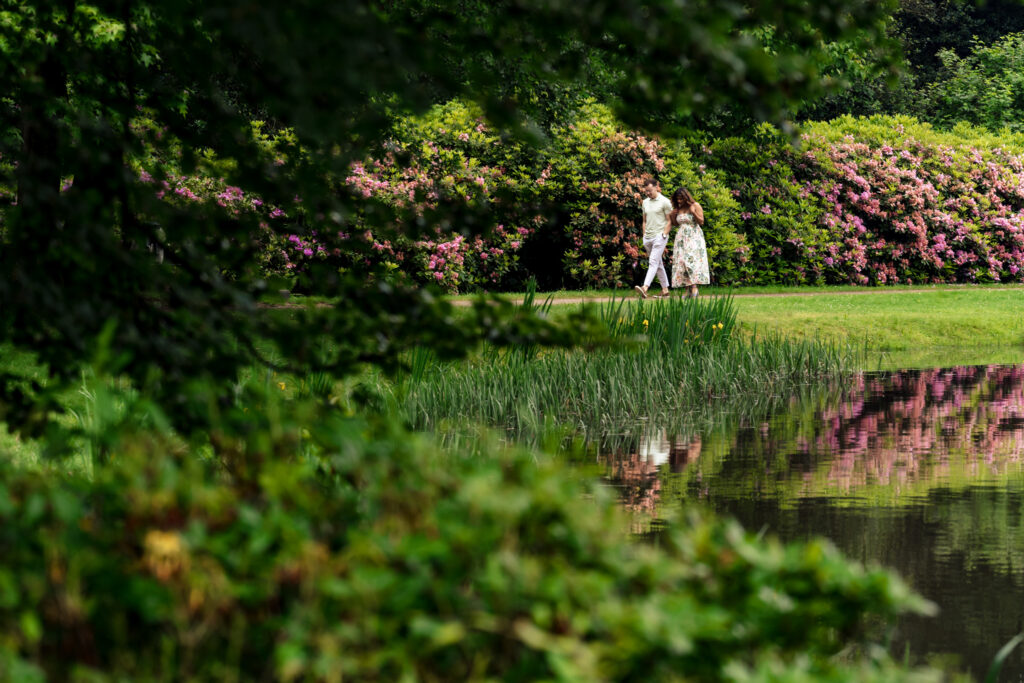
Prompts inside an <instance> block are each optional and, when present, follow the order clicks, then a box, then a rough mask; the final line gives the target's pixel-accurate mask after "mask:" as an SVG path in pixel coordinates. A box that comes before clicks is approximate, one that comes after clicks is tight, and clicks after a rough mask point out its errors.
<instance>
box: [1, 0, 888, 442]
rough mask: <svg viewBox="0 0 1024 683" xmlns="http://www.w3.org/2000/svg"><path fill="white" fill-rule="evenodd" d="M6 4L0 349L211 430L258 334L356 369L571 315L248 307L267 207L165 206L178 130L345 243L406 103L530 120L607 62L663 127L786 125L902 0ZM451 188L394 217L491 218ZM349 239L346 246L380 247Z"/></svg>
mask: <svg viewBox="0 0 1024 683" xmlns="http://www.w3.org/2000/svg"><path fill="white" fill-rule="evenodd" d="M0 7H2V9H0V51H2V55H3V59H0V91H2V93H3V99H2V108H0V142H2V144H3V149H0V154H2V155H3V157H2V159H0V162H2V163H4V164H7V165H4V166H0V169H2V170H5V171H6V175H5V177H3V178H0V182H3V183H6V184H7V185H8V186H9V187H11V188H16V191H15V194H16V201H15V202H11V204H10V205H9V206H5V207H4V208H3V216H2V226H3V227H2V230H3V241H2V245H0V274H2V275H0V343H9V344H13V345H15V346H16V347H19V348H23V349H29V350H32V351H33V352H35V353H36V354H37V356H38V359H39V360H40V362H41V363H43V364H44V365H45V367H46V368H47V369H48V372H49V373H50V375H51V376H52V378H53V379H54V380H68V379H71V378H74V377H76V376H77V373H78V371H79V368H80V366H81V365H82V363H84V362H87V361H96V359H97V358H101V359H102V360H103V362H104V363H105V364H106V365H105V369H107V370H109V371H111V372H115V373H123V374H126V375H127V376H128V377H130V378H131V379H132V380H133V382H134V383H135V384H136V386H138V387H139V388H140V389H142V390H144V391H145V392H147V393H148V394H149V395H152V396H154V397H155V398H156V399H157V400H158V401H159V402H160V403H161V404H162V405H163V406H164V407H165V408H166V409H168V411H169V413H170V414H171V415H172V416H173V417H174V419H175V422H176V423H177V424H179V425H180V426H189V425H191V426H202V425H203V424H205V423H206V422H207V421H208V419H209V416H210V415H211V414H212V413H213V412H216V410H217V406H220V405H223V404H225V403H227V402H229V400H230V395H229V392H228V390H227V389H226V388H224V389H223V390H221V389H212V390H211V389H209V388H208V387H227V385H228V384H229V383H230V380H232V379H233V378H235V377H236V376H237V372H238V369H239V368H240V367H243V366H245V365H248V364H251V363H253V362H257V361H259V360H261V354H260V352H259V351H258V350H257V345H256V344H255V343H254V340H256V339H266V340H270V341H271V342H273V344H274V345H275V346H276V349H277V353H276V354H275V357H277V358H280V359H283V360H282V361H281V362H283V363H288V364H290V365H292V366H294V367H296V368H301V369H305V370H310V369H324V370H326V371H329V372H331V373H334V374H336V375H342V374H345V373H349V372H351V371H352V370H353V369H354V368H356V367H358V366H360V365H361V364H365V363H372V364H378V365H381V366H385V367H387V366H391V365H393V364H394V363H395V362H397V359H398V357H399V354H400V353H401V352H402V351H403V350H405V349H406V348H408V347H409V346H411V345H413V344H418V345H425V346H429V347H433V348H434V349H435V350H437V351H439V352H440V353H442V354H443V355H444V354H446V355H449V356H453V355H458V354H460V353H463V352H464V351H465V350H466V349H467V348H468V347H470V346H472V344H474V343H475V342H476V341H477V340H479V339H482V338H485V339H489V340H492V341H497V342H506V343H518V342H521V341H523V340H530V341H539V342H542V343H569V342H570V341H571V340H572V339H573V336H574V335H573V334H572V333H571V332H570V330H571V329H572V328H573V327H577V326H578V321H577V322H575V323H570V324H569V325H566V326H562V327H559V326H555V325H552V324H550V323H546V322H543V321H539V320H536V319H531V318H527V317H518V316H516V314H515V313H514V310H513V309H512V307H509V306H506V307H502V306H488V305H485V304H484V303H481V304H480V305H479V306H478V307H477V308H476V309H474V312H473V313H472V314H471V315H469V316H468V317H466V318H460V319H459V320H458V321H457V322H456V321H455V320H454V319H453V317H452V315H451V309H450V307H449V306H448V305H447V304H444V303H441V302H439V301H438V300H437V298H436V297H434V295H433V294H432V293H431V292H429V291H421V290H406V289H400V288H395V287H393V286H391V285H389V284H388V283H387V282H386V280H384V279H383V278H381V277H380V276H379V274H377V273H373V272H369V271H366V270H365V269H362V268H360V267H358V265H356V266H354V267H353V268H352V269H350V270H347V271H345V272H340V273H339V272H336V271H335V272H320V273H318V272H314V273H312V274H311V277H312V278H314V279H316V280H317V282H318V287H319V289H320V290H321V291H331V292H333V293H335V294H336V295H337V296H338V300H339V303H338V305H337V306H335V307H333V308H330V309H322V310H321V309H318V310H314V311H307V312H304V313H303V314H302V315H299V316H282V315H270V314H268V313H267V312H266V311H265V310H261V309H260V308H259V306H258V305H257V302H258V301H259V299H260V297H261V295H263V294H264V293H265V291H266V288H267V283H265V282H264V281H263V280H262V279H261V278H260V276H259V272H258V269H257V268H256V259H255V256H254V252H255V244H254V239H253V235H254V234H256V231H257V229H258V227H259V226H258V225H256V222H255V221H254V220H252V219H248V218H246V217H244V216H234V215H232V214H230V213H228V212H225V211H223V210H220V209H219V207H217V206H214V205H206V204H194V205H189V206H186V207H182V206H180V205H175V204H173V203H168V202H166V201H162V200H161V199H159V198H158V197H157V196H156V195H155V193H154V191H153V186H152V185H149V184H146V183H143V182H141V181H140V179H139V178H138V177H137V175H136V174H135V172H133V171H131V170H130V169H131V162H132V160H133V159H137V158H140V157H141V156H143V155H144V154H148V155H156V156H158V157H159V156H160V155H161V154H167V155H169V154H171V152H172V148H173V149H177V150H180V157H181V159H180V164H181V166H182V168H183V169H184V171H186V172H187V171H189V170H191V169H193V168H195V167H196V166H197V165H199V164H202V163H206V162H207V161H208V160H209V159H210V158H211V157H214V158H216V159H217V160H220V161H221V162H222V165H221V166H220V167H219V168H220V169H221V170H222V172H223V173H224V175H225V179H226V181H227V182H230V183H232V184H234V185H237V186H239V187H243V188H245V189H246V191H251V192H256V193H259V195H260V196H261V197H263V198H264V199H265V200H266V201H267V202H272V203H274V204H275V205H279V206H287V207H289V213H290V214H291V215H293V216H295V217H296V219H295V220H294V221H293V222H292V223H291V224H290V225H289V230H291V231H307V232H311V231H313V230H318V231H319V232H320V233H321V234H331V235H337V234H339V233H340V234H341V235H342V236H344V235H345V232H346V230H347V229H348V228H349V227H350V226H351V217H352V216H353V215H354V212H355V211H357V210H359V211H362V212H363V213H364V216H367V217H368V220H369V221H370V222H371V224H374V223H375V222H376V223H379V225H380V226H381V229H382V230H384V229H385V226H386V225H387V224H390V223H391V222H392V219H393V218H394V217H393V216H391V215H390V214H389V213H388V212H386V211H384V209H383V208H382V207H374V206H372V205H367V204H366V203H365V202H363V201H361V200H358V199H357V198H355V197H352V196H350V195H349V194H348V193H346V191H345V190H344V187H343V184H341V183H339V182H338V180H337V179H338V178H342V177H344V174H345V173H346V172H347V169H348V168H349V165H350V163H351V162H353V161H354V160H358V159H361V158H362V157H363V156H364V155H365V154H366V152H367V151H368V150H369V149H371V148H372V147H373V146H374V145H375V144H377V142H378V140H379V139H380V138H381V137H382V133H383V131H385V130H386V129H387V126H388V125H389V121H390V117H391V115H392V114H393V113H394V112H396V111H399V112H409V111H418V110H422V109H423V108H425V107H427V106H428V105H429V104H431V103H432V102H435V101H437V100H438V99H442V98H449V97H452V96H463V97H469V98H472V99H475V100H477V101H479V102H480V103H481V104H482V105H483V107H484V110H485V112H486V114H487V116H488V117H489V118H490V119H491V120H492V122H494V123H496V124H498V125H501V126H504V127H506V128H508V129H509V130H511V131H519V132H528V131H529V130H530V124H529V122H530V121H531V120H533V119H536V112H537V110H538V108H541V107H540V105H541V104H542V102H540V100H542V99H543V98H551V97H555V98H557V97H560V96H561V95H559V93H563V92H572V88H573V87H575V86H576V84H578V83H581V82H584V83H585V82H587V79H597V80H599V81H600V82H601V83H602V84H603V87H604V88H605V89H606V91H607V93H608V94H609V96H614V103H615V105H616V108H617V111H618V113H619V114H620V115H621V116H622V117H623V118H624V119H625V120H626V121H627V122H629V123H632V124H640V125H643V126H644V127H646V128H650V129H658V128H659V127H662V126H664V125H667V124H668V123H671V122H672V121H678V120H680V119H681V118H682V119H685V118H687V117H699V116H700V115H701V114H702V113H704V112H708V111H711V110H712V108H714V107H720V106H725V105H730V106H736V107H739V108H741V109H743V110H745V111H749V112H750V113H751V114H752V115H753V116H755V117H757V118H759V119H761V118H768V119H771V118H773V117H777V116H778V115H779V114H780V113H781V112H784V111H786V110H787V108H789V107H791V106H792V105H793V103H795V102H799V101H803V100H806V99H808V98H811V97H814V96H816V95H818V94H820V93H821V92H822V90H823V84H822V83H821V81H820V80H819V78H818V68H817V64H818V62H819V60H820V58H821V55H822V49H823V48H822V45H823V42H822V41H830V40H837V39H841V38H842V37H843V36H846V35H848V34H849V33H850V32H851V31H852V30H853V27H869V28H868V29H866V30H868V31H869V33H871V35H873V36H874V37H875V38H877V40H878V41H882V42H884V35H883V34H882V31H881V30H880V29H878V28H870V27H880V26H881V19H882V18H883V17H884V16H886V14H887V13H888V12H889V11H891V9H892V7H891V3H890V2H888V1H887V0H841V1H839V2H833V3H824V4H818V3H806V2H803V0H752V1H750V0H748V1H747V2H739V1H733V0H720V1H716V2H697V3H683V4H679V3H673V2H668V1H663V2H662V1H659V2H653V3H635V2H631V1H628V0H611V1H608V0H600V1H598V0H555V1H551V0H545V1H543V2H541V1H539V0H502V1H499V2H496V3H483V2H463V3H455V4H453V3H449V2H439V1H427V0H409V1H408V2H396V1H383V0H381V1H377V2H374V1H370V0H343V1H340V2H332V3H324V2H321V1H320V0H293V1H291V2H288V3H285V4H280V5H277V4H272V3H254V2H251V1H250V0H162V1H161V2H151V1H147V0H96V1H94V2H90V3H85V2H81V1H80V0H61V1H60V2H53V0H46V1H43V0H4V1H3V2H2V5H0ZM765 25H774V26H779V27H789V28H788V29H787V31H786V33H785V37H786V40H785V41H780V43H779V45H778V46H777V48H776V49H774V51H772V52H768V51H766V50H765V49H764V47H763V45H762V43H761V42H760V41H759V40H758V39H756V37H755V36H754V30H755V29H757V28H758V27H763V26H765ZM254 115H259V116H261V117H263V118H265V119H266V120H267V121H268V122H271V123H272V125H274V126H280V127H288V128H289V129H291V130H292V131H293V132H294V138H293V140H294V142H293V144H292V146H291V148H290V149H287V150H285V152H286V153H285V155H284V157H285V160H286V163H284V164H283V165H279V164H278V163H277V160H276V159H275V158H274V157H273V155H270V154H268V153H267V151H266V148H265V147H264V146H262V145H261V144H260V141H259V140H258V139H257V136H256V135H255V134H254V132H253V128H252V126H251V124H250V119H251V118H252V117H253V116H254ZM531 117H533V119H531ZM143 118H145V119H147V120H148V121H150V122H151V124H152V125H146V126H143V125H141V124H140V120H141V119H143ZM280 151H281V150H278V152H280ZM156 180H157V181H159V180H161V179H160V178H157V179H156ZM62 188H64V189H63V190H62ZM12 191H13V190H12ZM455 206H456V204H454V203H448V202H445V201H441V202H440V208H439V209H438V210H437V211H435V212H434V213H433V214H431V215H427V216H423V217H418V218H417V217H407V218H406V219H404V220H399V221H398V223H397V224H398V225H400V226H402V227H401V229H402V230H405V231H407V232H409V233H411V234H416V233H419V232H422V231H423V230H425V229H426V228H427V226H430V227H434V226H440V227H441V228H442V229H443V230H447V231H465V232H476V231H484V230H486V229H487V228H488V221H487V212H486V207H481V210H479V211H474V210H468V211H467V210H462V209H459V210H456V209H455V208H454V207H455ZM400 218H401V217H400ZM348 237H349V238H348V239H342V238H339V240H341V241H340V242H339V244H338V248H344V249H348V250H351V251H352V252H353V254H355V255H358V252H359V250H360V249H365V248H369V245H367V244H363V243H361V242H360V241H359V240H357V239H352V237H351V236H348ZM147 245H149V246H151V247H154V248H156V249H157V250H162V252H163V254H164V259H163V260H162V261H161V260H159V259H158V258H156V257H155V256H154V253H153V252H152V251H151V250H150V249H147V248H146V247H147ZM353 263H354V264H358V263H359V259H358V258H353ZM101 340H102V343H101ZM326 340H330V341H331V342H333V343H332V344H331V345H327V344H325V343H324V342H325V341H326ZM328 346H329V347H330V348H332V349H334V350H333V351H332V352H331V353H330V354H327V353H325V352H324V351H323V349H324V348H328ZM102 349H105V351H104V352H103V353H102V354H101V353H100V351H101V350H102ZM264 360H265V359H264ZM207 379H212V380H215V381H213V382H198V381H197V380H207ZM59 386H60V382H59V381H51V382H50V383H49V386H48V389H47V390H43V389H42V387H41V386H39V385H32V384H31V383H30V382H28V381H27V380H25V379H24V378H20V377H11V376H3V377H0V420H3V421H6V422H7V423H8V425H10V426H12V427H17V428H22V429H27V430H30V431H31V429H39V428H41V426H42V425H43V424H45V420H44V417H45V410H44V408H42V407H41V406H45V404H46V401H45V398H46V392H47V391H51V390H53V389H54V388H55V387H59ZM199 386H202V387H207V388H206V389H203V390H199V389H197V388H196V387H199ZM211 391H212V394H211V393H210V392H211Z"/></svg>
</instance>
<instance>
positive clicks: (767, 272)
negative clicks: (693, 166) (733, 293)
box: [702, 125, 825, 284]
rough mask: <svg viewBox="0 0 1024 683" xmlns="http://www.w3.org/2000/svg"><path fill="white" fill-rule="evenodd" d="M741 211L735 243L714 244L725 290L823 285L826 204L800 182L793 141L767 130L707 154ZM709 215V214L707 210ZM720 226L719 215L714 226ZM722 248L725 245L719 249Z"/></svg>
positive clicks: (726, 142)
mask: <svg viewBox="0 0 1024 683" xmlns="http://www.w3.org/2000/svg"><path fill="white" fill-rule="evenodd" d="M702 153H703V156H704V158H705V159H706V162H705V163H706V164H707V165H709V166H710V165H713V166H714V167H715V168H716V169H718V172H719V173H721V175H722V178H723V180H722V184H724V185H725V186H726V187H728V188H729V191H730V193H731V195H732V197H733V198H734V199H735V201H736V203H737V205H738V206H739V215H738V217H737V218H738V221H737V223H738V226H737V232H738V233H739V235H740V236H739V237H738V238H736V239H734V240H728V241H727V240H721V239H719V240H715V241H711V244H714V246H715V249H714V252H712V248H711V247H709V249H708V256H709V260H710V261H711V262H712V268H714V269H715V270H716V273H717V274H718V277H717V278H716V279H717V281H718V282H720V283H722V284H726V283H735V284H769V283H787V284H812V283H815V282H818V281H820V280H821V279H822V267H821V258H820V254H821V250H822V246H823V243H824V241H825V230H824V229H823V226H822V225H821V218H822V216H823V214H824V207H823V202H822V201H821V200H820V199H818V198H817V197H816V196H814V195H813V194H812V193H811V191H810V188H809V187H808V186H807V184H806V183H804V182H800V180H798V179H797V178H796V177H795V176H794V170H793V161H794V159H793V157H794V154H793V150H792V147H791V145H790V143H789V139H788V138H786V137H785V136H783V135H782V134H781V133H780V132H779V131H778V130H776V129H775V128H773V127H771V126H768V125H763V126H761V127H759V128H757V129H756V130H754V131H753V132H751V134H750V135H749V136H748V137H744V138H736V137H733V138H726V139H723V140H720V141H716V142H715V143H714V144H712V145H710V146H708V147H705V148H704V149H703V150H702ZM705 212H706V213H707V210H705ZM715 220H718V219H717V217H716V216H715V215H714V214H710V215H709V216H708V221H709V222H712V223H713V222H714V221H715ZM715 242H719V244H715Z"/></svg>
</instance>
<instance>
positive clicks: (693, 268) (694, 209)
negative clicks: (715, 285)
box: [634, 178, 711, 299]
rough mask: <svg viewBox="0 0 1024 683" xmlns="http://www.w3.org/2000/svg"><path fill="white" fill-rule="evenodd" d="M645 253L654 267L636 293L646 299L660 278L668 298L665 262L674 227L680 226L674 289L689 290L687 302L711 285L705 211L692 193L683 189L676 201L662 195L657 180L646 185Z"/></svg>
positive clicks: (674, 260)
mask: <svg viewBox="0 0 1024 683" xmlns="http://www.w3.org/2000/svg"><path fill="white" fill-rule="evenodd" d="M644 194H646V195H647V199H645V200H644V205H643V208H644V227H643V231H644V250H645V251H646V252H647V257H648V259H649V261H650V265H649V266H648V268H647V276H646V277H644V284H643V286H640V285H637V286H636V287H634V289H635V290H636V291H637V293H638V294H639V295H640V296H642V297H643V298H645V299H646V298H647V289H648V287H650V286H651V283H652V282H654V277H655V276H657V277H658V283H659V284H660V285H661V294H660V295H657V296H663V297H665V296H668V295H669V290H668V274H667V273H666V272H665V265H664V264H663V263H662V261H661V257H662V255H663V254H664V253H665V248H666V247H667V246H668V236H669V233H670V232H671V230H672V226H677V227H678V230H677V231H676V242H675V246H674V247H673V248H672V286H673V287H677V288H678V287H686V290H687V291H686V296H687V298H690V297H696V296H697V285H706V284H708V283H710V282H711V277H710V273H709V270H708V250H707V246H706V245H705V244H704V231H703V230H701V228H700V226H702V225H704V210H703V209H702V208H701V206H700V204H698V203H697V202H696V201H695V200H694V198H693V195H691V194H690V192H689V190H687V189H685V188H682V187H681V188H679V189H678V190H676V191H675V192H673V193H672V201H669V200H668V198H666V197H665V195H663V194H661V187H660V186H659V185H658V181H657V180H655V179H654V178H649V179H648V180H647V181H646V182H645V183H644Z"/></svg>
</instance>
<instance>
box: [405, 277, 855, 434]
mask: <svg viewBox="0 0 1024 683" xmlns="http://www.w3.org/2000/svg"><path fill="white" fill-rule="evenodd" d="M599 315H600V317H601V318H602V319H603V320H604V322H605V324H606V325H607V326H608V328H609V330H610V331H611V332H612V335H613V336H614V337H616V338H617V339H619V340H620V342H621V343H620V344H619V346H618V347H616V348H611V349H599V350H591V351H588V350H575V351H551V352H548V353H545V354H542V355H535V354H532V353H524V352H523V350H520V349H516V350H511V351H508V350H505V351H502V350H497V349H488V350H487V351H486V352H484V353H482V354H481V355H480V356H478V357H477V358H475V359H472V360H470V361H466V362H463V363H459V364H453V365H441V364H438V363H433V364H431V365H430V366H429V367H421V368H419V372H418V373H417V375H418V377H417V378H416V381H410V380H409V379H408V378H407V379H406V380H405V381H404V382H402V383H401V384H402V391H401V399H400V400H397V401H394V402H393V403H392V404H391V405H390V406H389V408H390V409H393V410H397V411H398V412H399V413H400V414H402V415H404V417H405V418H406V419H407V420H408V421H409V422H410V423H411V424H412V425H413V426H415V427H417V428H423V429H432V430H435V431H439V432H442V433H444V432H451V431H453V430H454V431H459V428H458V425H463V426H464V427H466V428H468V426H469V425H472V424H475V423H483V424H486V425H490V426H493V427H499V428H503V429H505V430H507V431H508V433H509V434H510V436H513V437H515V438H517V439H521V440H526V441H538V440H541V439H544V440H550V434H551V433H552V425H554V424H557V425H561V426H562V427H565V428H568V429H570V430H571V431H572V433H574V434H576V435H584V436H585V437H586V438H588V439H589V438H593V439H599V438H604V436H605V435H607V434H614V433H623V432H631V431H635V430H636V429H637V428H638V427H639V426H642V425H644V424H647V423H649V422H651V421H659V422H679V421H680V419H682V418H684V417H688V416H693V417H699V416H701V415H704V414H705V413H707V411H708V410H709V409H715V410H720V409H730V410H735V409H741V410H742V409H745V408H746V409H759V408H761V407H764V406H765V405H766V404H767V403H770V402H772V401H774V400H776V399H777V398H778V397H780V396H784V395H787V394H788V393H790V392H791V391H792V390H793V389H794V388H795V387H798V386H801V385H806V384H808V383H814V382H821V381H823V380H830V379H837V378H839V377H841V376H843V375H844V374H845V373H848V372H850V371H852V369H853V368H854V367H856V365H857V363H858V362H859V361H860V354H861V353H862V352H861V351H859V350H858V349H855V348H853V347H849V346H843V345H840V344H836V343H824V342H816V341H790V340H785V339H781V338H778V337H759V338H757V337H755V338H753V339H749V340H741V339H736V338H734V336H733V332H734V330H735V328H736V312H735V307H734V305H733V303H732V301H731V299H730V298H729V297H705V298H702V299H696V300H692V299H691V300H686V299H670V300H660V301H641V300H632V299H616V300H612V301H609V302H606V303H603V304H600V305H599ZM396 398H397V397H396Z"/></svg>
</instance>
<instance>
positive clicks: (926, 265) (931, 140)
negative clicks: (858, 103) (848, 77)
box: [804, 117, 1024, 284]
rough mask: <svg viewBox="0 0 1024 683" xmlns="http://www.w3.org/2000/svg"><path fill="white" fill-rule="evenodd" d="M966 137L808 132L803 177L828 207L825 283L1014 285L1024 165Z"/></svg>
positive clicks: (986, 140) (876, 122) (838, 126)
mask: <svg viewBox="0 0 1024 683" xmlns="http://www.w3.org/2000/svg"><path fill="white" fill-rule="evenodd" d="M851 128H852V130H851ZM865 129H867V130H865ZM860 131H864V133H860V134H858V133H859V132H860ZM965 132H967V131H966V130H965V129H961V130H960V131H959V132H958V133H956V134H945V133H937V132H935V131H933V130H932V129H931V128H930V127H929V126H928V125H927V124H920V123H917V122H916V121H914V120H913V119H892V118H887V117H873V118H871V119H867V120H862V121H854V120H852V119H841V120H838V121H837V122H835V123H833V124H828V125H825V124H818V125H816V126H811V127H810V128H809V130H808V131H807V132H806V133H805V136H804V140H805V142H806V144H807V147H808V150H807V151H806V152H805V154H804V157H805V159H806V160H807V167H806V169H804V170H805V171H809V172H813V175H812V176H810V178H809V180H810V182H811V185H812V186H813V188H814V190H813V191H814V192H815V193H816V194H818V196H820V197H822V198H824V199H825V200H826V202H827V205H828V207H829V209H828V211H827V213H826V215H825V217H824V219H823V220H824V223H825V226H826V228H827V229H828V231H829V236H830V240H831V243H830V244H829V245H828V248H827V250H828V254H827V255H825V256H824V257H823V259H822V262H823V264H824V266H825V267H826V268H827V269H828V270H829V278H828V279H829V280H831V281H839V282H853V283H858V284H885V283H914V282H993V281H995V282H999V281H1010V280H1015V281H1020V280H1021V273H1020V270H1021V267H1022V266H1024V158H1022V156H1021V154H1020V152H1019V151H1013V150H1012V149H1008V148H1004V147H1003V146H1001V145H1000V144H999V142H998V140H999V139H997V138H991V137H988V136H985V135H984V134H979V133H978V132H974V135H973V136H971V135H965V134H964V133H965ZM865 133H866V134H865ZM839 135H841V136H842V137H839ZM862 139H863V140H864V141H862Z"/></svg>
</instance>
